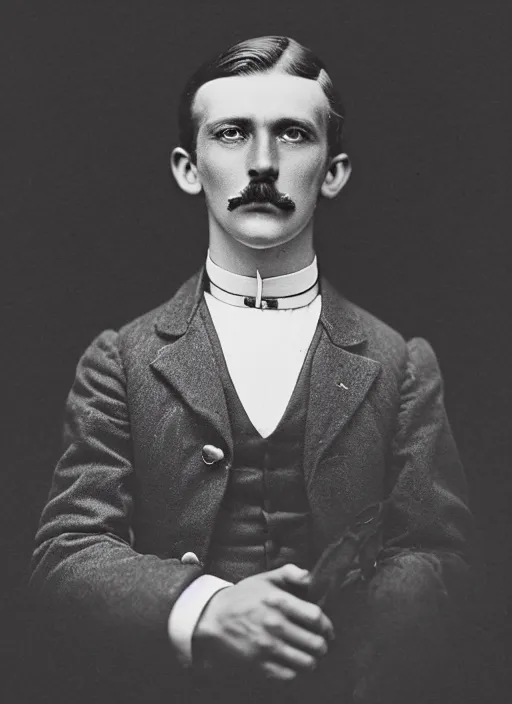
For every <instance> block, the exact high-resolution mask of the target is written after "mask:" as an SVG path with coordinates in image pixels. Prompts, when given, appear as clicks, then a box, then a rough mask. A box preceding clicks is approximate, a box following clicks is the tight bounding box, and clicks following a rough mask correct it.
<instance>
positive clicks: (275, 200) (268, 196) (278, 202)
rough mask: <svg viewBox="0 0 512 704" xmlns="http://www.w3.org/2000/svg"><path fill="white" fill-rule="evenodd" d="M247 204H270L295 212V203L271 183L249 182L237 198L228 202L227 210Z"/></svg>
mask: <svg viewBox="0 0 512 704" xmlns="http://www.w3.org/2000/svg"><path fill="white" fill-rule="evenodd" d="M248 203H271V204H272V205H275V206H276V207H277V208H280V209H281V210H288V211H292V210H295V207H296V206H295V203H294V202H293V200H292V199H291V198H290V196H289V195H288V194H287V193H280V192H279V191H278V190H277V188H276V186H275V184H274V182H273V181H250V183H249V184H248V185H247V186H246V187H245V188H244V190H243V191H242V192H241V193H240V195H239V196H236V197H235V198H230V199H229V200H228V210H235V208H238V207H240V206H241V205H247V204H248Z"/></svg>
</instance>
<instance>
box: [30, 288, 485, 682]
mask: <svg viewBox="0 0 512 704" xmlns="http://www.w3.org/2000/svg"><path fill="white" fill-rule="evenodd" d="M321 290H322V297H323V299H322V313H321V317H320V323H319V324H320V325H321V328H322V330H321V338H320V341H319V344H318V347H317V351H316V353H315V356H314V360H313V365H312V373H311V386H310V398H309V407H308V412H307V428H306V438H305V452H304V465H303V470H304V478H305V482H306V488H307V495H308V498H309V502H310V508H311V514H312V526H313V528H312V530H313V539H314V544H315V546H316V549H317V552H318V553H319V552H320V551H321V550H322V549H323V548H324V547H325V546H326V545H327V544H328V543H329V542H331V541H333V540H335V539H336V537H337V536H338V535H339V533H340V531H341V530H342V528H343V526H344V525H345V523H346V521H347V520H349V519H350V517H353V516H354V515H355V514H357V513H358V512H359V511H361V510H362V509H363V508H364V507H365V506H367V505H368V504H371V503H373V502H375V501H379V500H381V499H382V498H383V497H386V496H389V497H390V505H391V511H390V518H389V521H388V523H387V525H386V528H385V543H384V550H383V552H382V554H381V556H380V558H379V570H378V573H377V581H375V580H373V582H374V585H373V586H372V585H370V586H369V587H367V589H366V596H365V599H371V594H372V589H373V590H374V591H375V589H377V587H375V584H377V585H378V584H379V583H380V584H381V585H384V591H385V592H386V593H388V592H389V589H388V587H389V584H387V582H386V579H388V578H389V577H390V575H392V576H393V575H395V576H396V575H397V574H398V572H397V569H398V570H399V573H400V579H402V577H404V576H405V577H404V578H405V582H407V580H409V584H408V586H407V588H406V590H405V592H406V593H407V594H413V593H414V589H415V587H414V586H413V583H414V582H418V580H419V577H418V575H420V574H422V573H425V574H426V575H427V577H426V579H427V581H428V580H430V583H431V586H432V585H434V586H433V589H434V591H435V592H436V595H437V596H436V599H437V598H438V595H439V594H442V595H445V596H446V595H449V594H450V590H451V589H452V584H455V583H456V582H457V581H458V580H459V577H460V576H461V575H463V574H464V573H465V570H466V557H467V548H468V536H469V533H470V530H471V518H470V514H469V511H468V508H467V505H466V503H467V502H466V484H465V479H464V475H463V471H462V468H461V465H460V462H459V459H458V455H457V451H456V447H455V444H454V441H453V438H452V434H451V431H450V427H449V424H448V421H447V418H446V414H445V410H444V405H443V387H442V380H441V375H440V372H439V368H438V365H437V362H436V358H435V356H434V353H433V352H432V349H431V348H430V346H429V345H428V343H427V342H426V341H425V340H422V339H419V338H417V339H413V340H411V341H410V342H408V343H406V342H405V341H404V340H403V338H402V337H401V336H400V335H399V334H398V333H396V332H395V331H393V330H392V329H390V328H389V327H388V326H386V325H385V324H384V323H382V322H380V321H379V320H377V319H376V318H375V317H373V316H372V315H370V314H369V313H367V312H365V311H363V310H361V309H359V308H357V307H356V306H354V305H353V304H351V303H349V302H348V301H346V300H345V299H343V298H341V297H340V296H339V295H338V294H337V293H336V292H335V291H334V290H333V289H332V288H331V286H330V285H329V284H328V283H327V282H326V281H322V285H321ZM201 299H202V275H201V274H199V275H196V276H194V277H193V278H191V279H190V280H189V281H187V282H186V283H185V284H184V285H183V286H182V287H181V289H180V290H179V291H178V292H177V294H176V295H175V296H174V297H173V298H172V299H171V300H170V301H169V302H168V303H166V304H165V305H163V306H161V307H160V308H158V309H156V310H155V311H152V312H150V313H148V314H146V315H144V316H142V317H141V318H139V319H137V320H135V321H134V322H132V323H130V324H129V325H127V326H125V327H124V328H122V329H121V330H120V331H119V332H114V331H106V332H103V333H102V334H101V335H100V336H99V337H98V338H97V339H96V340H94V342H93V343H92V344H91V346H90V347H89V348H88V349H87V350H86V352H85V354H84V355H83V357H82V359H81V360H80V362H79V364H78V368H77V373H76V379H75V383H74V385H73V388H72V390H71V392H70V395H69V399H68V403H67V410H66V421H65V434H64V435H65V448H64V453H63V455H62V458H61V460H60V462H59V464H58V466H57V468H56V470H55V475H54V479H53V485H52V489H51V494H50V498H49V500H48V503H47V505H46V507H45V509H44V512H43V515H42V519H41V525H40V528H39V531H38V534H37V539H36V542H37V547H36V550H35V553H34V558H33V568H32V582H31V583H32V587H33V590H34V593H37V594H38V595H39V596H40V597H41V598H43V600H44V603H45V604H47V606H48V607H50V606H51V607H52V609H54V611H52V613H55V614H57V616H56V618H57V619H59V621H60V620H62V622H63V623H65V624H66V627H69V628H76V631H72V632H73V633H75V634H80V636H79V637H80V638H81V639H82V640H83V639H84V638H85V635H84V634H87V638H89V639H90V642H92V643H96V645H94V646H93V649H100V648H101V644H103V645H105V643H108V644H109V648H110V649H111V650H112V651H114V650H115V651H117V650H118V649H119V652H123V653H127V654H128V653H132V654H136V655H135V657H138V654H140V653H148V652H151V653H154V654H155V655H154V657H155V658H156V657H157V655H156V654H157V653H158V654H159V655H160V656H163V657H164V659H165V662H166V665H167V667H168V670H169V673H170V676H171V675H172V676H173V677H176V676H178V675H177V673H179V666H178V665H177V664H176V663H175V662H174V655H173V652H172V649H171V647H170V645H169V643H168V640H167V632H166V628H167V618H168V615H169V613H170V610H171V608H172V606H173V604H174V603H175V601H176V599H177V598H178V596H179V595H180V593H181V592H182V591H183V590H184V589H185V588H186V587H187V586H188V584H189V583H190V582H191V581H192V580H194V579H195V578H196V577H197V576H198V575H200V574H201V572H202V568H201V566H197V565H184V564H181V562H180V558H181V556H182V555H183V553H185V552H187V551H193V552H194V553H196V554H197V555H198V556H199V558H200V559H204V558H205V556H206V555H207V552H208V545H209V541H210V538H211V535H212V530H213V526H214V523H215V517H216V515H217V511H218V509H219V505H220V502H221V500H222V497H223V493H224V490H225V488H226V483H227V479H228V473H229V468H230V464H231V462H232V459H233V457H232V449H233V440H232V437H231V432H230V423H229V418H228V413H227V408H226V403H225V399H224V393H223V389H222V385H221V381H220V378H219V375H218V373H217V369H216V366H215V361H214V357H213V353H212V349H211V346H210V342H209V338H208V335H207V333H206V331H205V329H204V325H203V323H202V321H201V316H200V315H198V314H197V311H198V306H199V305H200V304H201ZM203 305H204V304H203ZM207 443H210V444H214V445H216V446H219V447H221V448H222V449H223V450H224V453H225V457H224V460H223V461H222V462H220V463H218V464H216V465H214V466H212V467H208V466H206V465H205V464H204V462H203V461H202V458H201V450H202V448H203V446H204V445H205V444H207ZM397 565H398V567H397ZM393 570H394V572H393ZM395 576H393V577H392V580H391V582H392V583H394V584H395V583H396V579H395ZM452 576H453V579H452ZM379 579H380V582H379ZM421 579H424V575H423V577H422V578H421ZM411 580H412V581H411ZM419 581H421V580H419ZM405 582H404V581H403V579H402V583H403V584H405ZM423 583H424V582H422V584H423ZM386 585H387V586H386ZM391 591H393V590H391ZM398 591H399V589H398ZM443 598H444V596H443ZM409 601H410V599H409ZM413 601H414V599H413ZM420 601H421V599H420ZM422 603H425V600H423V601H422ZM429 608H430V607H429ZM432 609H434V610H439V606H438V602H437V601H436V602H435V605H434V606H432ZM370 611H371V603H370V602H368V601H366V602H365V606H364V613H366V614H368V613H369V612H370ZM399 611H400V613H405V612H404V611H403V609H402V608H400V609H399ZM427 611H428V609H427ZM431 617H432V614H429V615H428V617H427V620H428V619H430V618H431ZM392 622H393V623H394V624H396V618H394V617H393V619H392ZM71 623H72V624H74V626H69V624H71ZM361 628H362V627H361ZM365 628H366V626H365ZM363 631H364V628H362V630H361V629H359V632H360V633H362V632H363ZM393 639H394V640H397V639H398V636H397V635H396V634H395V635H394V636H393ZM375 642H376V640H375V638H373V637H371V636H370V635H368V633H366V636H365V637H362V640H361V642H360V646H357V647H358V648H360V650H361V649H362V650H361V652H364V655H362V656H361V658H362V661H363V660H364V661H365V662H369V661H372V658H373V660H375V659H377V660H378V659H379V657H380V658H382V656H383V652H380V651H379V652H375V653H370V654H368V648H369V647H370V645H371V643H375ZM369 644H370V645H369ZM354 648H355V646H354ZM354 648H352V649H351V653H352V655H351V657H352V656H353V655H354ZM370 650H371V648H370ZM384 650H385V649H384ZM123 657H124V656H123ZM126 657H129V655H127V656H126ZM356 660H357V658H356ZM354 667H356V669H357V667H359V666H358V665H357V663H355V665H354ZM360 667H363V665H360ZM377 669H378V668H377ZM370 670H371V671H372V672H375V671H376V666H375V664H374V665H372V666H371V668H370ZM361 677H362V678H363V679H365V678H366V675H365V676H364V677H363V675H361ZM361 677H360V679H361ZM356 679H357V677H356ZM365 681H366V680H365ZM353 686H354V688H355V689H357V687H358V686H359V689H360V690H361V691H362V690H364V689H365V687H366V686H367V684H364V682H363V684H361V683H359V685H358V684H357V682H356V683H355V684H354V685H353ZM361 688H362V689H361Z"/></svg>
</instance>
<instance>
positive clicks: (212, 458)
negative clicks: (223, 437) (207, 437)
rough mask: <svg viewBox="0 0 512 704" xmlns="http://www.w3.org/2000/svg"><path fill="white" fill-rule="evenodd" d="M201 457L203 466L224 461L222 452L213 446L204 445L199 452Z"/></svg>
mask: <svg viewBox="0 0 512 704" xmlns="http://www.w3.org/2000/svg"><path fill="white" fill-rule="evenodd" d="M201 457H202V458H203V462H204V463H205V464H208V465H210V464H215V463H216V462H220V461H221V460H223V459H224V452H223V451H222V450H221V449H220V447H215V445H205V446H204V447H203V449H202V450H201Z"/></svg>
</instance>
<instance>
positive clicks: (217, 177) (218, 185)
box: [197, 156, 236, 196]
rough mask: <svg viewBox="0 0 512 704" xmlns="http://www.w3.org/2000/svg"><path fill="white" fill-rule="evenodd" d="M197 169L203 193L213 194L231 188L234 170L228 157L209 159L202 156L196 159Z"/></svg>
mask: <svg viewBox="0 0 512 704" xmlns="http://www.w3.org/2000/svg"><path fill="white" fill-rule="evenodd" d="M197 169H198V173H199V178H200V180H201V183H202V186H203V189H204V191H205V193H209V194H210V195H212V196H214V195H215V194H216V193H224V192H226V191H231V190H232V189H233V183H234V182H235V180H236V170H235V169H234V168H233V165H232V164H231V163H230V160H229V159H226V158H224V159H211V158H208V156H204V157H203V158H202V159H201V160H199V159H198V161H197Z"/></svg>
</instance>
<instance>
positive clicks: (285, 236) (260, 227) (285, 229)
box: [230, 214, 302, 249]
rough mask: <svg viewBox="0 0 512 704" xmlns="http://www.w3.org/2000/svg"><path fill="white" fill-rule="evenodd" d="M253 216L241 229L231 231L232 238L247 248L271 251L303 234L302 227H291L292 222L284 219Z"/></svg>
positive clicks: (246, 220)
mask: <svg viewBox="0 0 512 704" xmlns="http://www.w3.org/2000/svg"><path fill="white" fill-rule="evenodd" d="M258 216H259V214H257V215H256V214H253V215H252V217H251V218H250V219H249V218H247V219H246V218H244V220H245V222H243V223H240V225H241V227H237V228H236V229H235V228H233V229H231V232H230V234H231V236H232V237H233V238H234V239H236V240H237V241H238V242H240V243H241V244H244V245H245V246H246V247H251V248H252V249H269V248H271V247H277V246H279V245H283V244H286V242H289V241H290V240H293V238H294V237H295V236H296V235H298V234H299V232H301V229H302V228H300V227H290V226H291V224H292V223H291V222H290V221H289V220H288V221H286V220H285V221H284V222H283V219H282V218H279V219H276V218H275V217H272V218H269V217H266V216H265V215H263V214H262V217H258Z"/></svg>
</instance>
